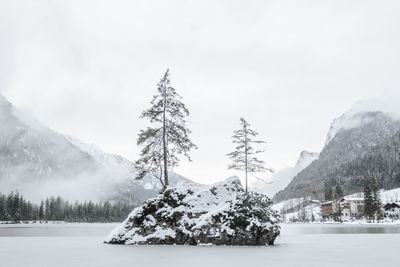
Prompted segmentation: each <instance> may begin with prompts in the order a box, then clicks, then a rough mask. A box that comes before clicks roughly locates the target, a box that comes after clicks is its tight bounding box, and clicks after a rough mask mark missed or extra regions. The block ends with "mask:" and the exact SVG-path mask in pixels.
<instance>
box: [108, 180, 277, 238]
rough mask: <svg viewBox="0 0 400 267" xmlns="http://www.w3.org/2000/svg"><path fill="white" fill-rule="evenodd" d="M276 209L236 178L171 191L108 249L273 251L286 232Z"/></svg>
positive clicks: (138, 214) (133, 218)
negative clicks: (259, 247)
mask: <svg viewBox="0 0 400 267" xmlns="http://www.w3.org/2000/svg"><path fill="white" fill-rule="evenodd" d="M271 205H272V202H271V201H270V199H269V198H268V197H266V196H265V195H261V194H257V193H253V194H250V195H246V194H245V193H244V190H243V187H242V186H241V184H240V181H239V179H238V178H236V177H234V178H230V179H228V180H226V181H224V182H221V183H217V184H214V185H211V186H188V187H180V188H173V187H170V188H168V189H167V190H166V191H165V192H164V193H163V194H160V195H159V196H157V197H155V198H153V199H149V200H147V201H146V202H145V203H144V204H143V205H142V206H140V207H138V208H136V209H135V210H133V211H132V213H131V214H130V215H129V216H128V218H127V219H126V220H125V221H124V222H123V223H122V224H121V225H119V226H118V227H116V228H115V229H114V230H113V231H112V232H111V233H110V234H109V236H108V237H107V238H106V240H105V243H109V244H127V245H130V244H182V245H183V244H187V245H197V244H214V245H266V244H269V245H272V244H273V243H274V240H275V238H276V237H277V236H278V235H279V233H280V228H279V226H278V225H277V224H276V223H277V222H278V220H277V217H278V215H277V213H276V212H275V211H273V210H272V209H271Z"/></svg>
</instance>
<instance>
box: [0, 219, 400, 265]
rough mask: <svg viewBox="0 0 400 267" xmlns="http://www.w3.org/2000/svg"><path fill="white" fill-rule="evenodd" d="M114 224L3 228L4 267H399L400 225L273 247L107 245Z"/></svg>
mask: <svg viewBox="0 0 400 267" xmlns="http://www.w3.org/2000/svg"><path fill="white" fill-rule="evenodd" d="M114 226H115V224H59V225H0V265H1V266H40V267H46V266H85V267H87V266H160V265H161V264H162V266H203V267H204V266H207V267H209V266H230V267H231V266H241V267H243V266H324V267H326V266H382V265H386V264H388V265H390V266H397V265H398V264H399V258H398V254H397V253H398V250H399V248H400V225H320V224H316V225H307V224H306V225H301V224H299V225H282V234H281V236H280V237H278V239H277V240H276V245H275V246H272V247H206V246H200V247H192V246H122V245H106V244H103V243H102V240H103V239H104V238H105V237H106V235H107V234H108V233H109V231H110V230H111V229H112V228H113V227H114Z"/></svg>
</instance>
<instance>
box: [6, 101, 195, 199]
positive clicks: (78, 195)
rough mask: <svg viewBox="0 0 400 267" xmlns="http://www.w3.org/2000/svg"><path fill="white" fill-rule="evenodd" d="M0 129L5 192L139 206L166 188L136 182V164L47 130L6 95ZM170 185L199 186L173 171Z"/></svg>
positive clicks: (150, 182) (151, 181)
mask: <svg viewBox="0 0 400 267" xmlns="http://www.w3.org/2000/svg"><path fill="white" fill-rule="evenodd" d="M0 125H1V126H2V127H1V128H0V191H1V192H4V193H8V192H9V191H11V190H19V191H20V193H21V194H23V195H24V196H26V197H28V198H30V199H33V200H38V199H41V198H43V197H47V196H49V195H61V196H63V198H66V199H69V200H119V201H126V202H130V203H139V202H143V201H144V200H146V199H148V198H149V197H153V196H155V195H156V194H157V193H158V192H159V190H160V189H161V186H160V184H159V182H158V181H157V180H156V179H155V178H153V177H145V178H144V179H143V180H139V181H137V180H135V166H134V164H133V163H132V162H130V161H129V160H127V159H125V158H124V157H121V156H119V155H114V154H108V153H106V152H104V151H102V150H101V149H100V148H99V147H97V146H96V145H88V144H86V143H84V142H82V141H80V140H79V139H77V138H74V137H71V136H65V135H62V134H59V133H57V132H55V131H53V130H51V129H49V128H47V127H46V126H44V125H42V124H41V123H40V122H38V121H37V120H35V119H33V118H30V117H29V116H28V115H27V114H24V113H22V112H21V111H20V110H18V109H17V108H15V107H14V106H13V105H12V104H11V103H10V102H8V101H7V100H6V99H5V98H4V97H3V96H1V95H0ZM170 183H171V185H173V186H180V185H185V184H188V183H194V182H192V181H190V180H189V179H186V178H184V177H182V176H180V175H178V174H175V173H171V174H170ZM32 188H35V190H32Z"/></svg>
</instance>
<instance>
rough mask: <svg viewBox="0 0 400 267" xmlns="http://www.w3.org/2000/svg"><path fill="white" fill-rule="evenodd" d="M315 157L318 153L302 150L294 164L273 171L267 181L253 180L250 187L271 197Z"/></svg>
mask: <svg viewBox="0 0 400 267" xmlns="http://www.w3.org/2000/svg"><path fill="white" fill-rule="evenodd" d="M317 158H318V153H314V152H308V151H302V152H301V153H300V156H299V159H298V160H297V162H296V165H295V166H293V167H289V168H285V169H282V170H279V171H277V172H275V173H273V174H272V175H271V177H270V179H269V180H268V182H267V183H265V182H262V181H257V182H255V183H254V184H253V185H252V189H253V190H255V191H257V192H260V193H263V194H266V195H267V196H269V197H272V196H274V195H275V194H276V193H277V192H278V191H280V190H282V189H284V188H285V187H286V186H287V185H288V184H289V183H290V182H291V181H292V179H293V177H295V176H296V175H297V174H298V173H299V172H300V171H302V170H303V169H304V168H306V167H307V166H308V165H310V164H311V162H313V161H314V160H316V159H317Z"/></svg>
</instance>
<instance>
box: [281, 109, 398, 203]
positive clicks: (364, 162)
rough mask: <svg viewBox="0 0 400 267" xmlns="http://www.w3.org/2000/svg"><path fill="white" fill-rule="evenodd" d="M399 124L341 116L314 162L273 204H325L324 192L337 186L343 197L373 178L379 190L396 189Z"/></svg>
mask: <svg viewBox="0 0 400 267" xmlns="http://www.w3.org/2000/svg"><path fill="white" fill-rule="evenodd" d="M399 130H400V122H399V121H398V120H396V119H394V118H393V117H392V116H390V115H389V114H387V113H383V112H380V111H369V112H360V113H354V114H348V113H347V114H344V115H343V116H342V117H340V118H339V119H336V120H335V121H334V122H333V123H332V126H331V129H330V131H329V133H328V137H327V143H326V145H325V147H324V148H323V150H322V151H321V153H320V155H319V158H318V160H315V161H314V162H312V163H311V164H310V165H309V166H308V167H307V168H305V169H304V170H302V171H301V172H300V173H299V174H298V175H296V177H294V179H293V180H292V181H291V182H290V184H289V185H288V186H287V187H286V188H285V189H284V190H282V191H280V192H278V193H277V194H276V195H275V197H274V200H275V201H282V200H285V199H291V198H299V197H305V196H310V197H311V198H313V199H319V200H325V189H326V187H331V188H332V189H333V188H334V187H335V186H336V184H337V183H340V184H341V186H342V189H343V191H344V193H345V194H349V193H352V192H357V191H360V190H362V189H361V188H362V184H363V179H364V177H365V176H367V175H375V176H376V177H377V178H378V179H379V181H380V185H381V186H382V187H383V188H386V189H391V188H394V187H398V186H400V180H399V178H398V177H399V174H400V168H399V166H400V153H399V147H400V139H399V137H400V134H399V132H398V131H399Z"/></svg>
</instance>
